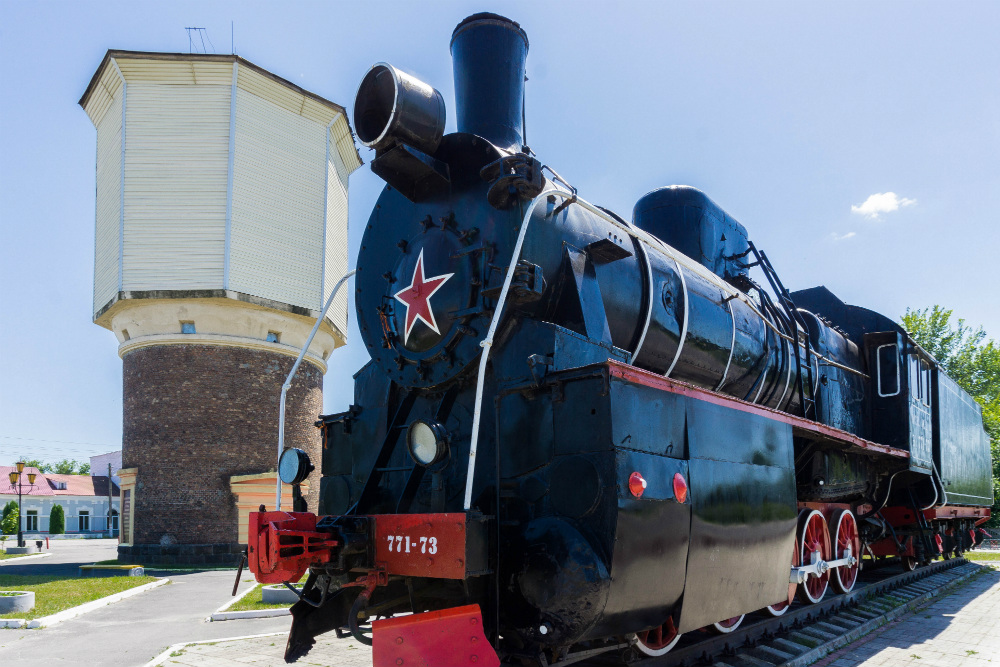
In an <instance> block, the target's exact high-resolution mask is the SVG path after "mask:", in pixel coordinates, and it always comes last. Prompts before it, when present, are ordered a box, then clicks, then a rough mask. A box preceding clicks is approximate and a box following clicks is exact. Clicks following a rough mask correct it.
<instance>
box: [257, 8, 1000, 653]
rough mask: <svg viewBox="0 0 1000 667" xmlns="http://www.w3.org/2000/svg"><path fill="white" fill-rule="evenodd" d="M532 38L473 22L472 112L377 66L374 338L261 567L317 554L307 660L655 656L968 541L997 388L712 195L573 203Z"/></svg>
mask: <svg viewBox="0 0 1000 667" xmlns="http://www.w3.org/2000/svg"><path fill="white" fill-rule="evenodd" d="M527 50H528V39H527V36H526V34H525V33H524V31H523V30H522V29H521V28H520V26H519V25H518V24H517V23H515V22H513V21H511V20H509V19H506V18H503V17H500V16H497V15H493V14H477V15H474V16H471V17H469V18H467V19H465V20H464V21H462V22H461V23H460V24H459V25H458V26H457V27H456V28H455V31H454V33H453V36H452V41H451V52H452V56H453V59H454V73H455V89H456V98H457V99H456V113H457V115H458V131H457V132H456V133H454V134H448V135H444V133H443V131H444V124H445V123H444V121H445V105H444V102H443V98H442V96H441V94H440V93H439V92H438V91H436V90H435V89H434V88H432V87H431V86H429V85H427V84H426V83H424V82H421V81H419V80H417V79H416V78H414V77H412V76H410V75H408V74H406V73H404V72H402V71H401V70H398V69H396V68H395V67H393V66H391V65H388V64H385V63H379V64H376V65H374V66H373V67H372V68H371V70H370V71H369V72H368V73H367V74H366V76H365V77H364V79H363V81H362V82H361V85H360V87H359V90H358V94H357V99H356V103H355V111H354V116H355V128H356V131H357V134H358V137H359V139H360V140H361V141H362V143H364V144H365V145H366V146H369V147H372V148H374V149H375V150H376V157H375V159H374V161H373V162H372V169H373V171H374V172H375V173H376V174H378V175H379V176H380V177H381V178H383V179H384V180H385V182H386V187H385V189H384V191H383V192H382V194H381V196H380V197H379V199H378V203H377V204H376V205H375V208H374V210H373V211H372V214H371V217H370V219H369V222H368V225H367V228H366V230H365V233H364V238H363V240H362V245H361V250H360V255H359V257H358V262H357V277H356V308H357V316H358V322H359V326H360V330H361V335H362V337H363V339H364V342H365V344H366V346H367V348H368V352H369V353H370V355H371V361H370V362H369V363H368V364H366V365H365V366H364V367H363V368H362V369H361V370H359V371H358V373H357V374H356V375H355V400H354V404H353V405H351V406H350V408H349V409H348V410H347V411H345V412H343V413H340V414H336V415H327V416H323V417H322V418H321V419H320V421H319V422H318V426H320V427H321V428H322V432H323V460H322V462H321V473H322V477H321V480H320V485H321V494H320V496H321V499H320V505H319V507H318V508H310V509H315V510H316V511H315V513H311V512H283V511H274V512H267V511H264V510H263V508H262V511H261V512H258V513H254V514H252V515H251V519H250V532H249V534H250V538H249V541H250V543H249V545H248V552H249V560H250V565H251V569H252V570H253V572H254V574H255V575H256V577H257V579H258V580H259V581H261V582H268V583H279V582H288V581H297V580H298V578H299V577H301V576H302V575H303V574H304V573H305V572H307V571H308V573H309V577H308V580H307V583H306V585H305V588H304V590H303V592H302V594H301V595H302V597H301V600H300V601H299V602H298V603H296V604H295V605H294V606H293V607H292V615H293V624H292V629H291V633H290V636H289V639H288V645H287V649H286V660H288V661H289V662H292V661H294V660H296V659H297V658H298V657H300V656H301V655H304V654H305V653H306V652H307V651H308V650H309V648H310V647H311V646H312V645H313V643H314V638H315V636H316V635H318V634H320V633H323V632H329V631H336V632H338V634H345V635H346V634H347V633H350V634H352V635H354V636H355V637H356V638H357V639H359V640H360V641H363V642H366V643H373V644H374V647H373V650H374V661H375V664H376V665H379V666H381V665H399V664H404V665H411V664H434V665H476V666H477V667H481V666H482V665H497V664H499V662H500V658H501V657H502V658H503V660H504V661H509V662H512V663H518V664H537V665H545V664H553V663H559V662H572V661H575V660H578V659H581V658H582V657H587V656H591V655H596V654H599V653H601V652H604V651H609V650H613V649H622V648H626V649H629V650H632V651H634V652H636V653H638V654H641V655H648V656H655V655H661V654H663V653H665V652H667V651H668V650H670V648H671V647H673V645H674V644H675V643H676V642H677V640H678V638H679V637H680V636H681V635H682V634H683V633H685V632H689V631H692V630H696V629H699V628H705V627H708V628H711V629H714V630H716V631H718V632H727V631H731V630H732V629H733V628H735V627H736V626H737V625H738V624H739V622H740V620H741V619H742V617H743V615H745V614H748V613H751V612H755V611H759V610H765V611H766V612H768V613H771V614H776V615H778V614H781V613H783V612H784V611H785V610H786V609H787V608H788V606H789V605H790V604H791V602H792V599H793V596H794V595H795V593H796V591H798V593H799V595H800V596H801V597H802V599H803V600H804V601H805V602H806V603H809V602H816V601H818V600H820V599H821V598H822V597H823V596H824V594H825V593H826V591H827V588H828V586H830V585H831V584H832V585H833V586H834V587H835V588H836V589H837V590H840V591H849V590H850V589H851V588H852V587H853V586H854V583H855V581H856V578H857V574H858V570H859V569H860V567H861V559H862V555H868V556H870V557H886V556H892V557H898V558H900V559H902V561H903V562H904V563H906V564H907V565H908V566H909V567H911V568H912V567H916V566H917V565H919V564H921V563H923V562H925V561H928V560H930V559H931V558H933V557H935V556H937V555H939V554H944V555H946V556H950V555H952V554H955V555H958V554H960V553H961V552H962V551H963V550H965V549H968V548H971V547H973V546H974V545H975V533H974V528H975V526H976V525H977V524H979V523H982V522H984V521H986V520H987V519H988V517H989V509H988V508H989V506H990V505H991V503H992V498H993V493H992V477H991V474H990V453H989V442H988V439H987V436H986V434H985V432H984V431H983V427H982V419H981V414H980V412H979V409H978V406H977V405H976V404H975V402H974V401H972V399H971V398H970V397H969V396H968V395H967V394H965V393H964V392H963V391H962V390H961V389H959V388H958V387H957V385H956V384H955V383H954V382H953V381H952V380H951V379H949V378H948V377H947V376H946V375H945V374H944V373H943V372H942V370H941V369H940V367H939V366H938V365H937V363H936V362H935V360H934V359H933V358H932V357H931V356H930V355H929V354H927V353H926V352H925V351H924V350H922V349H921V348H920V347H919V346H917V345H916V344H915V343H914V342H913V340H912V339H911V338H910V337H909V336H908V335H907V333H906V332H905V331H904V330H903V329H902V328H901V327H900V326H899V325H897V324H896V323H894V322H893V321H891V320H890V319H889V318H886V317H884V316H882V315H880V314H878V313H875V312H872V311H870V310H866V309H864V308H860V307H857V306H850V305H846V304H844V303H843V302H841V301H840V300H839V299H837V298H836V297H835V296H834V295H833V294H831V293H830V292H829V291H828V290H826V288H823V287H817V288H813V289H809V290H804V291H800V292H796V293H793V294H789V293H788V292H787V291H786V290H785V289H784V287H783V286H782V285H781V282H780V280H779V279H778V276H777V274H776V273H775V271H774V270H773V268H772V267H771V265H770V263H769V262H768V260H767V257H766V255H764V254H763V253H761V252H759V251H758V249H757V248H756V247H755V246H754V245H753V243H752V242H751V241H750V239H749V237H748V235H747V231H746V229H745V228H744V227H743V226H742V225H741V224H740V223H738V222H737V221H736V220H735V219H733V218H732V217H731V216H730V215H728V214H727V213H726V212H724V211H723V210H722V209H720V208H719V207H718V206H717V205H716V204H715V203H714V202H713V201H712V200H711V199H709V198H708V197H707V196H705V195H704V194H703V193H701V192H700V191H698V190H696V189H694V188H690V187H683V186H671V187H665V188H661V189H658V190H654V191H653V192H651V193H649V194H647V195H646V196H644V197H643V198H641V199H640V200H639V201H638V203H637V204H636V205H635V209H634V211H633V217H632V221H631V222H628V221H626V220H624V219H622V218H621V217H619V216H617V215H616V214H614V213H612V212H611V211H607V210H605V209H601V208H599V207H596V206H593V205H591V204H589V203H587V202H586V201H585V200H583V199H582V198H581V197H579V196H578V195H577V192H576V190H575V189H573V188H572V187H570V186H569V185H568V184H567V183H566V182H565V181H564V180H563V179H562V178H560V177H559V176H558V174H556V172H555V171H553V170H552V169H550V168H548V167H546V166H544V165H543V164H542V163H541V162H540V161H539V160H538V159H537V158H536V157H535V156H534V155H533V154H532V153H531V151H530V150H529V149H528V148H527V147H525V146H524V145H523V122H524V116H523V112H524V108H523V103H524V88H523V85H524V83H523V82H524V63H525V58H526V55H527ZM754 267H756V268H758V269H759V275H758V272H756V271H755V274H754V275H758V278H757V280H762V281H764V282H766V283H767V285H768V286H769V287H770V290H768V289H765V288H764V287H762V286H761V285H760V284H759V283H758V282H755V279H754V278H752V277H751V274H750V269H751V268H754ZM310 469H311V464H310V463H309V462H308V461H307V460H306V457H305V455H304V454H302V453H301V452H298V451H297V450H288V451H287V452H286V453H285V454H284V455H283V456H282V458H281V461H280V463H279V473H280V475H281V477H282V479H284V480H285V481H288V482H292V483H298V482H301V481H302V479H303V477H304V475H306V474H308V471H309V470H310ZM409 612H412V613H409ZM369 618H371V619H376V620H374V621H372V622H371V624H370V628H369V627H368V622H367V619H369Z"/></svg>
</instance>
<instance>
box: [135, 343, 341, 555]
mask: <svg viewBox="0 0 1000 667" xmlns="http://www.w3.org/2000/svg"><path fill="white" fill-rule="evenodd" d="M294 361H295V360H294V359H293V358H291V357H289V356H286V355H283V354H279V353H274V352H268V351H262V350H259V349H248V348H241V347H227V346H217V345H176V344H174V345H157V346H150V347H142V348H139V349H135V350H132V351H130V352H128V353H127V354H126V355H125V356H124V358H123V363H124V382H123V389H124V406H123V408H124V409H123V412H124V428H123V437H122V465H123V467H124V468H126V469H134V470H135V484H134V487H133V489H132V493H131V494H130V496H129V497H128V498H127V499H126V498H123V501H124V502H126V503H127V504H128V505H129V506H128V507H127V508H126V507H124V506H123V517H122V519H123V521H130V531H129V532H128V544H121V545H119V547H118V559H119V561H122V562H124V561H129V562H139V563H164V564H174V563H176V564H225V565H230V564H231V565H235V564H236V562H237V561H238V559H239V553H240V552H241V551H242V549H243V545H240V544H239V538H238V523H237V522H238V512H237V508H236V501H235V498H234V496H233V494H232V492H231V490H230V482H229V480H230V477H231V476H233V475H247V474H254V473H260V472H267V471H273V470H275V468H276V456H277V454H276V446H277V442H278V402H279V397H280V394H281V385H282V383H283V382H284V380H285V377H286V376H287V375H288V372H289V371H290V370H291V367H292V364H293V363H294ZM322 408H323V374H322V372H321V371H320V370H319V369H318V368H316V367H315V366H314V365H312V364H310V363H303V364H302V365H301V366H300V367H299V370H298V374H297V375H296V377H295V380H294V382H293V383H292V387H291V389H290V390H289V392H288V398H287V413H286V425H285V429H286V430H285V443H286V446H288V447H298V448H299V449H303V450H305V451H306V452H307V453H308V454H309V457H310V458H311V459H312V461H313V463H314V465H316V466H317V468H318V467H319V462H320V455H321V454H320V448H321V442H320V433H319V430H318V429H317V428H316V427H315V426H314V423H315V420H316V418H317V416H318V415H319V414H320V412H321V411H322ZM310 486H311V487H312V488H311V489H310V491H309V493H308V495H307V496H306V502H307V505H308V507H309V509H310V510H312V511H315V509H316V506H317V500H318V495H319V484H314V485H310ZM272 502H273V501H272ZM269 508H270V509H273V504H272V505H270V506H269ZM288 509H291V508H288ZM126 512H127V513H131V514H132V515H131V516H124V514H125V513H126ZM124 536H125V535H124V534H123V537H124ZM124 541H125V540H124V539H123V542H124Z"/></svg>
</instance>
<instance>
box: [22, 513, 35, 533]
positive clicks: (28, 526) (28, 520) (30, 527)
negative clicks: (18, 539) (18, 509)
mask: <svg viewBox="0 0 1000 667" xmlns="http://www.w3.org/2000/svg"><path fill="white" fill-rule="evenodd" d="M24 529H25V530H26V531H29V532H30V531H37V530H38V510H28V511H27V512H25V516H24Z"/></svg>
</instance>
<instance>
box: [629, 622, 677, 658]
mask: <svg viewBox="0 0 1000 667" xmlns="http://www.w3.org/2000/svg"><path fill="white" fill-rule="evenodd" d="M635 637H636V639H637V640H638V641H637V642H636V645H635V647H636V648H637V649H639V652H640V653H642V654H643V655H648V656H650V657H654V658H655V657H656V656H659V655H663V654H665V653H666V652H667V651H669V650H670V649H672V648H673V647H674V646H676V645H677V642H678V641H679V640H680V638H681V635H680V633H679V632H677V628H676V627H674V619H672V618H668V619H667V622H666V623H664V624H663V625H661V626H659V627H656V628H653V629H651V630H643V631H642V632H637V633H635Z"/></svg>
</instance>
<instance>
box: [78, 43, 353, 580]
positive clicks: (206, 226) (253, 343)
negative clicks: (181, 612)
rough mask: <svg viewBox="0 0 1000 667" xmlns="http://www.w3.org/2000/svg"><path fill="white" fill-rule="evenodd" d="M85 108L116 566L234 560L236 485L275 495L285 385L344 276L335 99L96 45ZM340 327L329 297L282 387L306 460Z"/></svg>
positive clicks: (346, 161) (238, 66)
mask: <svg viewBox="0 0 1000 667" xmlns="http://www.w3.org/2000/svg"><path fill="white" fill-rule="evenodd" d="M80 105H81V106H82V107H83V108H84V110H85V111H86V112H87V115H88V116H89V117H90V119H91V121H92V122H93V123H94V126H95V127H96V128H97V210H96V242H95V248H94V257H95V261H94V304H93V306H94V322H95V323H96V324H98V325H100V326H102V327H104V328H106V329H110V330H111V331H113V332H114V334H115V336H116V337H117V338H118V342H119V347H118V354H119V356H120V357H121V358H122V362H123V375H124V382H123V384H124V386H123V396H124V416H123V422H124V428H123V442H122V465H123V466H124V467H123V469H122V470H121V471H120V472H119V475H120V476H121V479H122V517H121V545H120V546H119V558H120V559H126V560H138V561H140V562H141V561H146V562H167V563H170V562H181V563H184V562H187V563H203V562H225V563H230V562H233V561H234V559H235V556H234V554H236V553H238V551H239V550H240V547H239V541H240V536H239V533H238V532H237V531H238V525H239V522H240V517H239V509H238V507H239V506H240V505H242V506H243V507H244V510H245V506H247V504H248V503H247V502H245V500H246V499H245V498H244V502H242V503H240V502H239V501H240V498H239V497H238V496H239V495H240V493H241V489H242V490H243V491H246V492H247V493H248V494H252V492H255V489H256V488H257V486H260V487H261V488H266V489H268V490H270V505H272V506H273V503H274V497H273V488H274V486H273V485H274V483H275V480H274V476H273V472H271V471H274V469H275V443H276V442H277V436H278V432H277V431H278V399H279V395H280V388H281V384H282V382H283V381H284V379H285V376H286V375H287V373H288V371H289V370H290V368H291V366H292V364H293V363H294V361H295V357H296V356H297V355H298V353H299V352H300V350H301V347H302V345H304V344H305V341H306V338H307V337H308V335H309V332H310V329H311V327H312V325H313V324H314V323H315V321H316V318H317V317H318V316H319V314H320V311H321V310H322V307H323V304H324V302H325V301H326V299H327V297H328V296H329V294H330V292H331V290H332V289H333V286H334V284H335V283H336V282H337V280H338V279H339V278H340V277H341V276H342V275H343V274H344V272H345V271H346V270H347V179H348V175H349V174H350V173H351V172H352V171H354V170H355V169H357V168H358V167H359V166H360V165H361V159H360V157H359V156H358V153H357V150H356V149H355V146H354V138H353V135H352V133H351V129H350V127H349V125H348V122H347V118H346V115H345V112H344V108H343V107H341V106H340V105H338V104H335V103H333V102H330V101H329V100H326V99H324V98H322V97H319V96H318V95H315V94H313V93H310V92H308V91H306V90H303V89H302V88H300V87H298V86H296V85H294V84H292V83H290V82H288V81H286V80H284V79H282V78H280V77H278V76H275V75H274V74H271V73H270V72H267V71H265V70H263V69H261V68H260V67H257V66H256V65H254V64H253V63H250V62H248V61H246V60H244V59H243V58H240V57H238V56H235V55H202V54H173V53H140V52H130V51H109V52H108V53H107V55H106V56H105V57H104V60H103V61H102V62H101V65H100V67H98V69H97V72H96V73H95V74H94V76H93V79H92V80H91V81H90V85H89V86H88V87H87V91H86V92H85V93H84V95H83V98H82V99H81V100H80ZM346 332H347V294H346V290H341V292H340V293H339V294H338V296H337V299H336V300H335V302H334V304H333V307H332V308H331V309H330V314H329V315H328V317H327V319H326V320H325V321H324V322H323V324H322V326H321V328H320V331H319V334H318V335H317V336H316V338H315V339H314V341H313V343H312V345H311V346H310V348H309V350H308V353H307V356H306V362H307V363H303V364H302V366H301V367H300V368H299V371H298V375H297V377H296V380H295V382H294V384H293V385H292V388H291V390H290V392H289V394H288V410H287V420H288V421H287V429H286V434H285V441H286V443H287V445H288V446H292V447H299V448H301V449H304V450H306V451H307V452H309V453H310V455H311V456H312V459H313V461H316V462H318V461H319V460H320V451H319V450H320V438H319V432H318V431H317V429H316V428H315V427H314V426H313V422H314V420H315V419H316V417H317V415H319V413H320V412H321V411H322V405H323V400H322V387H323V384H322V383H323V373H324V372H325V371H326V359H327V358H328V356H329V355H330V353H331V352H333V350H334V349H335V348H337V347H338V346H340V345H343V344H344V341H345V336H346ZM268 480H270V482H268ZM258 490H259V489H258ZM318 493H319V489H318V485H316V486H314V488H311V489H308V491H307V492H306V494H305V496H306V500H307V503H308V506H309V508H310V509H311V510H313V511H315V509H316V500H317V498H318ZM289 497H290V496H289ZM286 506H287V507H290V506H291V503H288V505H286Z"/></svg>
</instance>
